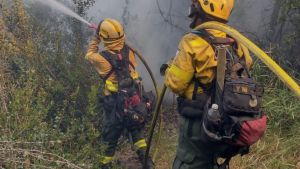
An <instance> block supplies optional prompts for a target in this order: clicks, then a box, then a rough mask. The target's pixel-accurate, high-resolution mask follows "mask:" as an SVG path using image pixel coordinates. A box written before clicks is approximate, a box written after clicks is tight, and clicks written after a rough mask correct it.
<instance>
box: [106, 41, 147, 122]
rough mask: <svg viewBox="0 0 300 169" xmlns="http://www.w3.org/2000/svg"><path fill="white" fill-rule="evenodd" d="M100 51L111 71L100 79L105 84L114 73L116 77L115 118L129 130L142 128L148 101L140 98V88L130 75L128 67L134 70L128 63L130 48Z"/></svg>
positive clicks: (114, 93) (142, 97) (125, 46)
mask: <svg viewBox="0 0 300 169" xmlns="http://www.w3.org/2000/svg"><path fill="white" fill-rule="evenodd" d="M113 52H114V53H111V52H109V51H102V52H100V55H101V56H103V57H104V58H105V59H106V60H107V61H108V62H109V63H110V65H111V67H112V68H111V70H110V71H109V72H108V73H107V74H106V75H105V76H104V77H103V78H102V79H103V81H104V82H105V83H106V84H107V81H108V80H107V79H108V78H109V77H110V76H111V75H112V74H113V73H114V74H115V75H116V77H117V81H118V83H117V90H115V91H113V94H112V95H114V97H115V101H116V102H117V103H115V105H116V106H117V108H116V111H117V112H116V113H117V116H118V117H119V119H120V120H121V121H123V122H124V124H125V126H126V127H128V128H130V127H132V128H136V127H143V126H144V124H145V118H146V117H147V115H148V106H147V105H146V103H145V102H147V101H148V100H147V99H146V98H144V96H142V95H143V94H142V92H143V91H142V87H140V86H139V85H140V84H137V83H136V82H135V80H134V79H133V78H132V77H131V75H130V67H132V68H133V69H135V67H134V65H133V64H132V63H131V62H130V59H129V53H130V48H129V47H128V46H127V45H124V47H123V49H121V50H120V51H113Z"/></svg>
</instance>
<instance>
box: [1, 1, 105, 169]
mask: <svg viewBox="0 0 300 169" xmlns="http://www.w3.org/2000/svg"><path fill="white" fill-rule="evenodd" d="M0 2H1V3H0V4H1V11H0V12H1V15H0V27H1V29H0V35H1V39H0V46H1V48H0V52H1V55H0V78H1V81H0V97H1V99H0V103H1V108H0V124H1V125H0V129H1V137H0V166H1V167H4V168H20V167H21V166H23V167H25V168H93V167H97V165H98V161H99V156H100V155H101V146H100V134H99V129H100V128H101V125H100V124H101V119H102V118H101V107H100V106H99V101H98V99H99V98H100V97H101V96H100V95H99V94H98V93H99V92H98V88H99V87H101V84H100V83H99V82H100V79H99V78H98V76H97V74H96V73H95V71H94V70H93V69H92V67H91V66H90V65H89V63H88V62H87V61H85V59H84V55H85V50H83V49H84V46H85V45H86V42H87V39H86V38H87V37H89V34H88V32H86V31H84V30H83V29H82V25H81V24H80V23H78V22H77V21H74V20H71V19H69V18H66V17H64V16H61V15H58V14H57V13H55V12H54V11H51V9H49V8H47V7H44V6H39V4H31V5H30V6H29V7H27V8H28V9H27V10H26V7H25V5H24V2H23V1H22V0H11V1H0ZM82 2H83V1H82ZM93 3H94V2H93V1H86V3H81V2H80V3H79V2H77V1H74V4H75V5H74V6H75V7H76V10H78V13H80V14H82V16H83V15H84V14H85V13H84V11H85V10H86V9H88V7H89V6H91V5H92V4H93ZM28 11H30V12H28ZM49 14H52V16H57V17H48V15H49ZM66 159H67V160H66ZM21 168H22V167H21Z"/></svg>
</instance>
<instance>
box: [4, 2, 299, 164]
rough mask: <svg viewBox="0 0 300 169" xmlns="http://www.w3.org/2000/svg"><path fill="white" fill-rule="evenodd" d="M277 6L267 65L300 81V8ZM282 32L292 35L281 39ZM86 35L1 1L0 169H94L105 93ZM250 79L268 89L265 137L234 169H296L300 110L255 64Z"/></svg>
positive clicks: (165, 153)
mask: <svg viewBox="0 0 300 169" xmlns="http://www.w3.org/2000/svg"><path fill="white" fill-rule="evenodd" d="M277 1H278V4H277V7H278V11H279V12H278V15H276V16H274V19H273V21H274V23H273V24H274V25H273V26H274V30H272V31H273V32H276V34H278V37H280V38H278V39H275V40H273V41H272V43H274V44H277V43H278V45H277V47H278V48H276V50H273V51H272V52H273V53H272V57H274V58H276V59H277V60H278V61H279V62H280V64H281V65H286V66H285V68H286V69H287V70H289V72H290V73H291V74H293V75H294V76H295V77H298V78H299V66H298V65H299V64H297V63H299V56H298V54H299V47H297V45H298V44H299V38H300V31H299V26H300V20H299V19H300V17H299V12H297V11H299V6H300V4H299V1H298V0H277ZM84 2H85V3H84ZM93 4H94V1H92V0H90V1H89V0H86V1H77V0H73V1H72V4H71V5H73V7H75V10H76V11H77V12H78V13H79V14H80V15H81V16H85V13H86V10H87V9H88V8H89V7H90V6H92V5H93ZM26 9H27V10H26ZM295 11H296V12H295ZM291 13H292V14H291ZM50 14H51V15H52V16H56V17H48V16H49V15H50ZM289 14H291V15H289ZM275 21H276V22H275ZM291 21H292V22H291ZM291 24H292V25H291ZM282 25H283V26H282ZM275 27H276V29H275ZM281 27H282V29H285V28H286V27H292V28H293V29H291V30H289V31H287V32H288V33H286V32H285V31H284V32H282V31H281V32H280V30H281V29H280V28H281ZM285 30H286V29H285ZM89 35H90V32H87V31H85V29H83V28H82V25H81V24H80V23H78V22H77V21H75V20H72V19H70V18H67V17H64V16H62V15H59V14H57V13H55V12H54V11H52V10H51V9H49V8H47V7H44V6H40V5H39V4H30V5H29V6H27V7H26V6H25V5H24V2H23V1H22V0H9V1H7V0H0V105H1V106H0V132H1V135H0V168H1V167H2V168H97V167H98V161H99V158H100V155H101V151H102V149H103V146H101V144H100V133H99V129H100V128H101V119H102V117H101V111H102V110H101V106H100V105H99V104H100V103H99V99H100V98H101V96H100V95H99V92H98V90H99V88H101V87H102V86H101V83H99V82H100V79H99V78H98V75H97V73H96V72H95V71H94V70H93V68H92V66H91V65H90V64H89V63H88V62H87V61H85V60H84V55H85V50H83V49H84V47H85V45H86V43H87V38H88V37H89ZM274 37H275V36H274ZM279 42H280V43H279ZM297 51H298V52H297ZM287 55H289V58H290V59H288V60H289V61H288V62H287V61H286V59H285V57H286V56H287ZM295 70H296V71H295ZM297 72H298V73H297ZM254 75H255V76H256V77H257V79H258V81H260V82H261V83H263V84H265V98H264V103H265V104H264V105H265V111H266V113H267V114H268V116H269V125H268V131H267V133H266V135H265V137H264V138H263V139H262V140H261V141H260V142H259V143H257V144H255V146H253V148H252V152H251V154H249V155H247V156H245V157H241V158H239V157H237V158H235V159H234V161H233V164H232V166H233V168H283V169H286V168H296V167H299V168H300V166H299V165H300V163H299V162H300V159H299V157H300V149H299V146H300V145H299V144H300V131H299V128H300V102H299V100H297V98H296V97H295V96H294V95H293V94H292V92H291V91H290V90H288V89H287V88H286V87H285V86H284V85H283V84H282V82H280V81H279V80H278V79H277V78H276V77H275V75H273V74H272V73H270V72H269V70H268V69H267V68H266V67H265V66H263V64H262V63H260V62H259V61H257V62H256V64H255V68H254ZM298 82H299V80H298ZM174 114H175V113H173V112H172V113H170V114H169V116H172V115H174ZM167 124H168V125H165V127H166V128H165V130H164V131H163V136H164V137H163V140H162V142H161V144H160V148H159V152H158V156H157V157H158V158H157V166H158V167H159V168H169V166H171V163H172V160H173V158H174V154H175V148H176V137H177V135H176V133H177V132H176V125H174V124H172V125H170V122H169V121H168V123H167ZM173 125H174V126H173ZM297 165H298V166H297Z"/></svg>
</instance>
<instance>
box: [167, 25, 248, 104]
mask: <svg viewBox="0 0 300 169" xmlns="http://www.w3.org/2000/svg"><path fill="white" fill-rule="evenodd" d="M207 31H208V32H209V33H211V34H212V35H214V36H215V37H221V38H225V37H226V34H225V33H224V32H221V31H217V30H207ZM236 52H237V55H238V56H239V57H244V58H245V62H246V65H247V67H248V69H250V68H251V66H252V58H251V56H250V54H249V51H248V49H247V48H246V47H244V46H243V45H240V44H238V49H237V51H236ZM216 67H217V59H216V57H215V52H214V50H213V48H212V47H211V46H210V44H209V43H208V42H207V41H205V40H204V39H203V38H201V37H199V36H198V35H195V34H193V33H188V34H186V35H185V36H184V37H183V38H182V40H181V42H180V44H179V47H178V52H177V54H176V56H175V58H174V59H173V61H172V62H171V65H170V67H169V68H168V69H167V70H166V74H165V84H166V86H167V87H168V88H170V89H171V90H172V91H173V92H174V93H176V94H178V95H180V96H183V97H185V98H187V99H190V100H191V99H192V96H193V91H194V80H193V77H195V78H196V79H197V80H198V81H199V82H200V83H202V84H204V85H209V84H211V83H212V81H213V80H214V79H215V74H216ZM197 92H198V93H201V92H203V89H202V88H201V87H199V89H198V91H197Z"/></svg>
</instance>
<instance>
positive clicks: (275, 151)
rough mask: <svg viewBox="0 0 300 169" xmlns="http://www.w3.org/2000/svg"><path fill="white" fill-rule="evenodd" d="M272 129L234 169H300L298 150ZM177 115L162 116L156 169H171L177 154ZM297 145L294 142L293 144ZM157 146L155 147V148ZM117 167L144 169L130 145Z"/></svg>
mask: <svg viewBox="0 0 300 169" xmlns="http://www.w3.org/2000/svg"><path fill="white" fill-rule="evenodd" d="M277 132H280V131H276V130H273V129H269V130H268V131H267V133H266V134H265V136H264V138H263V139H262V140H260V141H259V142H258V143H256V144H255V145H253V146H252V148H251V150H250V153H249V154H247V155H245V156H243V157H240V156H236V157H234V158H233V160H232V161H231V165H230V166H231V168H232V169H271V168H274V169H300V154H299V151H298V150H299V149H300V148H299V147H298V150H295V149H293V148H292V149H290V148H289V147H286V145H288V144H287V142H288V140H287V141H285V140H284V138H282V137H280V136H279V135H278V133H277ZM177 134H178V114H177V112H176V110H174V109H170V110H167V111H164V113H163V132H162V139H161V141H160V144H159V146H158V149H157V153H156V157H155V166H156V169H170V168H171V166H172V163H173V160H174V157H175V154H176V146H177V139H178V137H177V136H178V135H177ZM291 144H294V143H291ZM297 144H300V143H297ZM153 147H156V146H155V145H152V148H153ZM116 157H117V161H118V167H116V168H122V169H142V167H141V164H140V162H139V160H138V158H137V156H136V155H135V153H134V151H132V149H131V146H130V144H128V143H127V144H125V146H123V147H122V148H120V150H119V151H118V152H117V155H116Z"/></svg>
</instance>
